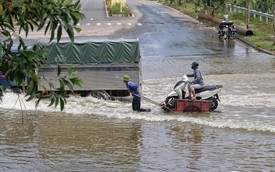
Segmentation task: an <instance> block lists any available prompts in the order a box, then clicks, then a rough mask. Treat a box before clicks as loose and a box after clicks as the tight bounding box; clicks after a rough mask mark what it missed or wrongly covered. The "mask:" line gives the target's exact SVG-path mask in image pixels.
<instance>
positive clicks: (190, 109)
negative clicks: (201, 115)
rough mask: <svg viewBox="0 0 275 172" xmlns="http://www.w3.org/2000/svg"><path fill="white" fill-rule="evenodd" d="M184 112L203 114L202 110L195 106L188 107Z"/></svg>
mask: <svg viewBox="0 0 275 172" xmlns="http://www.w3.org/2000/svg"><path fill="white" fill-rule="evenodd" d="M183 112H201V109H200V108H199V107H198V106H195V105H188V106H186V107H185V108H184V109H183Z"/></svg>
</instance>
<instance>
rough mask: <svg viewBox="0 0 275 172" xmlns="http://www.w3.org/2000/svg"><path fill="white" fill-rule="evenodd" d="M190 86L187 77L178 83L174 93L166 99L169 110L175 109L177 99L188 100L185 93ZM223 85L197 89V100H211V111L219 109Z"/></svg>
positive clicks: (184, 76)
mask: <svg viewBox="0 0 275 172" xmlns="http://www.w3.org/2000/svg"><path fill="white" fill-rule="evenodd" d="M188 84H189V79H188V77H187V76H186V75H183V76H182V79H181V80H180V81H178V82H177V83H176V85H175V86H174V89H173V91H172V92H170V93H169V94H168V96H167V98H166V99H165V105H166V106H167V107H168V108H175V106H176V105H175V102H176V101H175V99H187V97H185V94H186V92H185V91H184V90H185V89H186V87H187V86H188ZM222 87H223V86H222V85H206V86H204V87H203V88H201V89H196V90H195V92H196V100H211V101H212V105H211V110H212V111H214V110H215V109H216V108H217V107H218V101H220V99H219V96H218V93H219V92H220V91H221V88H222Z"/></svg>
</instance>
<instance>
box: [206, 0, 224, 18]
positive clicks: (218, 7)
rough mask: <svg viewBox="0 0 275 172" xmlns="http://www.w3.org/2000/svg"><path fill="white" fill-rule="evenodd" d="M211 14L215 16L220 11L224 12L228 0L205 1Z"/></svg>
mask: <svg viewBox="0 0 275 172" xmlns="http://www.w3.org/2000/svg"><path fill="white" fill-rule="evenodd" d="M204 1H205V4H206V6H208V8H207V9H208V10H210V12H209V13H210V14H211V15H212V16H215V14H216V13H217V12H219V11H224V9H225V3H226V0H204Z"/></svg>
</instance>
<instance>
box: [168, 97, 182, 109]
mask: <svg viewBox="0 0 275 172" xmlns="http://www.w3.org/2000/svg"><path fill="white" fill-rule="evenodd" d="M175 99H179V97H178V96H173V97H167V98H166V99H165V104H166V106H167V107H168V108H170V109H173V108H175V107H176V101H175Z"/></svg>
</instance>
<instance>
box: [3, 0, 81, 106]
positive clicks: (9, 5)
mask: <svg viewBox="0 0 275 172" xmlns="http://www.w3.org/2000/svg"><path fill="white" fill-rule="evenodd" d="M80 9H81V4H80V0H78V1H73V0H0V36H1V42H0V52H1V54H2V55H1V59H0V71H2V72H3V73H4V74H5V77H6V78H7V79H8V81H9V80H15V81H16V83H17V85H18V86H20V87H22V88H23V89H24V91H25V93H26V97H27V100H32V99H34V98H37V99H38V101H37V102H39V100H40V98H41V94H39V93H37V87H38V84H39V80H40V79H41V78H39V77H38V76H37V72H36V71H40V70H41V65H42V64H43V63H44V62H45V55H46V54H45V51H44V49H43V47H41V46H40V45H34V46H32V47H29V46H27V45H26V43H25V41H24V40H23V38H22V37H21V36H17V41H16V40H14V38H13V35H14V34H15V35H16V30H18V32H19V33H25V36H26V37H27V36H28V35H29V33H30V31H39V30H45V34H46V33H48V32H50V34H51V37H50V41H52V40H54V39H55V38H56V39H57V41H59V40H60V39H61V37H62V34H63V32H64V31H65V32H66V33H67V34H68V36H69V38H70V39H71V41H74V31H77V32H79V31H80V28H78V27H76V25H77V23H78V22H79V20H80V19H82V18H84V15H83V14H82V13H81V12H80ZM45 26H46V27H45ZM15 42H18V44H17V45H15ZM12 47H16V49H12ZM58 76H59V77H60V80H61V81H62V82H60V86H59V87H58V88H56V89H57V90H60V93H59V94H58V93H52V96H53V99H54V104H55V106H57V105H59V104H60V105H61V106H60V108H61V110H63V108H64V104H65V101H62V100H65V99H64V93H65V91H64V88H65V87H68V88H69V89H70V90H71V91H73V89H72V86H73V85H80V84H81V80H80V79H76V78H77V77H76V76H75V74H74V73H73V72H69V74H68V76H67V77H69V78H66V76H63V77H61V76H60V75H58ZM62 78H63V79H64V80H63V79H62ZM26 83H27V85H26ZM0 91H4V89H3V87H1V88H0ZM61 99H62V100H61ZM60 100H61V101H60ZM50 105H52V103H51V104H50Z"/></svg>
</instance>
